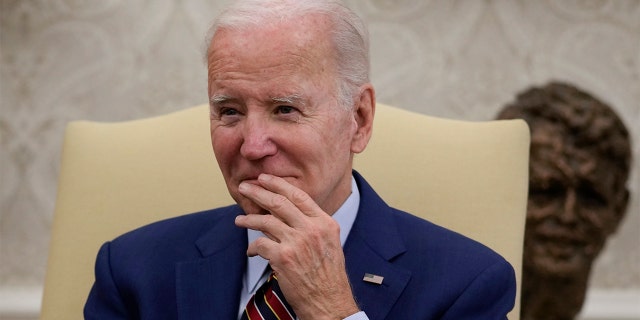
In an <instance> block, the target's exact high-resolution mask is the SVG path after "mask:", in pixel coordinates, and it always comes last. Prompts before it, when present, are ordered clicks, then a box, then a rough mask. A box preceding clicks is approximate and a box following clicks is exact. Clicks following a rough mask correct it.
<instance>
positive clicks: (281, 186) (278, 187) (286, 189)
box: [258, 173, 326, 217]
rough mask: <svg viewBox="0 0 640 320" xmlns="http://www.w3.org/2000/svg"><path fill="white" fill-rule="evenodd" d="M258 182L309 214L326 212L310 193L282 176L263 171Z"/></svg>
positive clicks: (315, 214)
mask: <svg viewBox="0 0 640 320" xmlns="http://www.w3.org/2000/svg"><path fill="white" fill-rule="evenodd" d="M258 182H260V185H261V186H263V187H264V188H265V189H267V190H269V191H271V192H273V193H276V194H281V195H283V196H284V197H285V198H287V200H289V201H290V202H291V203H292V204H293V205H294V206H295V207H296V208H298V209H299V210H300V211H301V212H302V213H304V214H305V215H307V216H310V217H313V216H317V215H319V214H326V213H325V212H324V211H322V209H321V208H320V206H318V204H317V203H316V202H315V201H314V200H313V199H312V198H311V197H310V196H309V194H307V193H306V192H304V191H303V190H301V189H300V188H298V187H296V186H294V185H292V184H291V183H289V182H287V181H286V180H285V179H283V178H281V177H277V176H274V175H270V174H266V173H263V174H261V175H260V176H259V177H258Z"/></svg>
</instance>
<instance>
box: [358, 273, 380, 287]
mask: <svg viewBox="0 0 640 320" xmlns="http://www.w3.org/2000/svg"><path fill="white" fill-rule="evenodd" d="M382 280H384V277H381V276H379V275H375V274H371V273H365V274H364V278H362V281H366V282H371V283H375V284H382Z"/></svg>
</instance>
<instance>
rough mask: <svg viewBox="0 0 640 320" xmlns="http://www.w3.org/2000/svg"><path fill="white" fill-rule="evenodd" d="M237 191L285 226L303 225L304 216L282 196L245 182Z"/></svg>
mask: <svg viewBox="0 0 640 320" xmlns="http://www.w3.org/2000/svg"><path fill="white" fill-rule="evenodd" d="M238 191H239V192H240V193H241V194H242V195H243V196H245V197H247V198H248V199H250V200H251V201H253V202H255V203H256V204H257V205H258V206H260V207H261V208H263V209H265V210H267V211H269V212H270V213H271V215H273V216H275V217H277V218H278V219H280V220H282V221H283V222H284V223H286V224H287V225H290V226H292V227H297V226H300V225H302V224H303V223H304V221H303V220H302V219H304V218H305V215H304V214H303V213H302V212H301V211H300V209H298V208H297V207H296V206H295V205H294V204H293V203H292V202H291V201H290V200H289V199H287V197H286V196H284V195H281V194H278V193H274V192H272V191H270V190H267V189H265V188H264V187H263V186H262V185H255V184H251V183H246V182H243V183H240V185H239V186H238Z"/></svg>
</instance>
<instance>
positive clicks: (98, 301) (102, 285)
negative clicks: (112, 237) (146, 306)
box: [84, 242, 132, 320]
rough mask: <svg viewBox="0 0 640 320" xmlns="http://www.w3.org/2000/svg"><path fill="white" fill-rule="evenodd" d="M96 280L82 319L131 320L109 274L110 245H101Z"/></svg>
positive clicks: (97, 260) (96, 266)
mask: <svg viewBox="0 0 640 320" xmlns="http://www.w3.org/2000/svg"><path fill="white" fill-rule="evenodd" d="M95 277H96V280H95V282H94V284H93V287H92V288H91V291H90V292H89V297H88V298H87V302H86V304H85V306H84V318H85V319H87V320H92V319H101V320H102V319H131V318H132V317H131V316H130V315H128V313H127V309H126V306H125V303H124V302H123V300H122V297H121V295H120V293H119V291H118V287H117V285H116V283H115V281H114V279H113V275H112V273H111V259H110V243H109V242H107V243H105V244H103V245H102V247H101V248H100V251H99V252H98V257H97V258H96V265H95Z"/></svg>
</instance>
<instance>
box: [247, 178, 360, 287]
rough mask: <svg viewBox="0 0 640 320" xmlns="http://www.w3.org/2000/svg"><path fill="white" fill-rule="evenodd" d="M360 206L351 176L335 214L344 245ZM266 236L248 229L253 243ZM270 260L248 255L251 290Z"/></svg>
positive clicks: (248, 277)
mask: <svg viewBox="0 0 640 320" xmlns="http://www.w3.org/2000/svg"><path fill="white" fill-rule="evenodd" d="M359 206H360V191H359V190H358V185H357V184H356V180H355V178H353V176H352V177H351V194H350V195H349V197H348V198H347V200H345V202H344V203H343V204H342V206H340V208H338V210H337V211H336V212H335V213H334V214H333V216H332V217H333V219H335V220H336V221H337V222H338V224H339V225H340V244H341V245H342V246H344V243H345V242H346V241H347V237H348V236H349V232H350V231H351V227H352V226H353V222H354V221H355V220H356V215H357V214H358V207H359ZM262 236H264V234H263V233H262V232H261V231H256V230H252V229H248V230H247V238H248V240H249V242H248V243H252V242H253V241H255V240H256V239H258V238H259V237H262ZM268 264H269V262H268V261H267V260H265V259H264V258H262V257H261V256H254V257H247V272H246V274H245V281H246V284H247V286H246V288H247V289H248V290H249V291H250V292H251V291H253V290H255V287H256V285H257V284H258V282H259V281H260V279H261V278H262V275H263V274H264V270H265V269H266V268H267V265H268Z"/></svg>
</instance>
